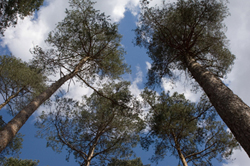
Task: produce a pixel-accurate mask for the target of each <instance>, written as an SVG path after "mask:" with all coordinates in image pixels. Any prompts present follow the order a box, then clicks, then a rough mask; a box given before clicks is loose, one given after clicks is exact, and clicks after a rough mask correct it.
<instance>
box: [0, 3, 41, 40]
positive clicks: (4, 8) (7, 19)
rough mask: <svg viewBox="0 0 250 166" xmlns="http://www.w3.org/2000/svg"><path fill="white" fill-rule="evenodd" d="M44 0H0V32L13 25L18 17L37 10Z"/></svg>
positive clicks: (22, 17)
mask: <svg viewBox="0 0 250 166" xmlns="http://www.w3.org/2000/svg"><path fill="white" fill-rule="evenodd" d="M43 1H44V0H0V33H1V34H2V35H3V33H4V31H5V30H6V28H8V27H10V26H15V25H16V24H17V20H18V18H21V19H24V17H25V16H28V15H31V14H33V13H34V12H35V11H36V10H39V8H40V6H41V5H42V4H43Z"/></svg>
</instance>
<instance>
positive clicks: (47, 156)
mask: <svg viewBox="0 0 250 166" xmlns="http://www.w3.org/2000/svg"><path fill="white" fill-rule="evenodd" d="M169 1H170V0H169ZM171 1H174V0H171ZM160 2H161V0H152V1H151V5H152V6H154V5H155V4H159V3H160ZM46 4H47V5H46V6H44V7H42V8H41V10H40V11H39V12H38V13H37V17H36V19H34V18H33V17H27V18H25V19H24V20H22V21H20V22H19V23H18V25H17V27H16V28H9V29H8V30H7V31H6V33H5V37H4V38H3V39H2V41H1V45H2V49H1V53H2V52H4V48H7V49H8V50H6V51H11V52H12V53H13V55H15V56H17V57H20V58H22V59H23V60H25V61H28V60H29V59H31V58H32V56H31V54H30V53H29V49H31V48H32V47H33V46H35V45H39V46H42V47H46V44H44V39H46V37H47V34H48V32H49V31H51V30H53V29H54V27H55V24H56V23H57V22H58V21H60V20H62V19H63V18H64V16H65V14H64V11H65V8H66V7H67V6H68V3H67V0H63V1H62V0H47V1H46ZM138 4H139V0H98V1H97V4H96V5H95V7H96V8H97V9H99V10H101V11H102V12H105V13H106V14H107V15H110V16H111V19H112V20H113V21H115V22H117V23H118V24H119V32H120V33H121V34H122V35H123V39H122V45H123V46H124V49H125V51H126V52H127V54H126V56H125V58H126V59H125V60H126V62H127V63H128V64H129V65H131V69H132V74H131V75H125V76H124V79H126V80H128V81H131V83H132V86H131V91H132V92H133V93H134V94H135V95H138V94H139V92H140V91H141V90H142V88H143V86H144V83H145V82H146V78H145V77H146V72H147V68H148V65H149V64H150V59H149V58H148V56H147V54H146V50H145V49H143V48H139V47H135V46H134V44H133V43H132V40H133V39H134V36H135V34H134V32H133V31H132V30H133V29H135V28H136V21H137V17H138V16H137V15H136V13H138V11H139V6H138ZM229 9H230V13H231V16H230V17H229V18H228V19H226V21H225V23H226V25H227V27H228V30H227V36H228V38H229V40H230V49H231V51H232V52H233V53H234V54H235V55H236V61H235V65H234V67H233V70H232V72H231V73H230V74H229V75H228V77H227V79H225V80H224V82H225V83H227V85H229V87H230V88H231V89H232V90H233V91H234V93H236V94H237V95H239V97H241V98H242V99H243V100H244V101H245V102H246V103H247V104H248V105H250V98H249V97H248V96H249V93H250V88H249V85H248V84H249V81H250V80H249V79H250V77H249V74H248V73H249V71H250V66H249V62H250V56H249V52H250V47H249V46H250V40H249V39H250V18H249V17H248V16H249V15H250V1H249V0H241V1H237V0H230V4H229ZM55 79H56V78H55ZM65 88H67V85H64V86H63V87H62V89H65ZM79 88H82V87H80V85H75V86H74V87H71V88H70V91H69V92H68V93H67V97H73V98H75V99H79V98H80V97H81V96H82V95H84V94H90V93H91V90H89V89H86V88H85V89H84V90H83V92H84V93H81V94H79V93H78V92H79ZM162 89H164V90H170V91H171V92H174V91H178V92H179V93H185V95H186V97H187V98H189V99H190V100H192V101H197V99H198V96H199V94H194V93H192V92H191V91H190V86H189V85H188V84H183V80H181V81H179V82H176V83H175V84H171V83H170V81H169V80H168V79H165V80H164V81H163V84H162ZM42 110H44V108H43V106H42V107H41V108H39V109H38V110H37V111H36V113H35V114H34V116H32V117H31V118H30V119H29V120H28V121H27V122H26V124H25V125H24V126H23V127H22V129H21V130H20V132H21V133H22V134H25V137H24V142H23V149H22V154H21V155H20V157H21V158H23V159H38V160H40V164H39V166H46V165H49V166H62V165H65V166H68V165H70V166H74V165H78V164H76V163H75V161H74V159H73V158H71V159H70V162H67V161H66V160H65V156H66V153H60V154H57V153H55V152H54V151H52V149H51V148H46V141H45V139H38V138H35V133H36V130H37V129H36V128H35V127H34V125H33V123H34V122H35V116H37V115H39V114H40V112H41V111H42ZM135 151H136V152H137V156H138V157H141V158H142V160H143V163H144V164H148V163H150V162H149V160H148V158H149V157H151V154H152V150H151V151H150V152H145V151H142V150H141V149H140V148H139V147H138V148H136V149H135ZM233 158H236V159H235V161H234V162H233V163H231V162H230V163H228V164H226V163H224V164H223V163H217V162H215V163H214V165H215V166H222V165H223V166H247V165H249V164H248V163H250V160H249V158H248V157H247V156H246V154H245V152H244V151H235V154H234V155H233ZM177 164H178V160H177V159H175V158H174V157H170V158H169V157H166V158H165V160H164V161H162V162H159V164H158V165H159V166H161V165H169V166H172V165H177ZM152 165H155V164H152Z"/></svg>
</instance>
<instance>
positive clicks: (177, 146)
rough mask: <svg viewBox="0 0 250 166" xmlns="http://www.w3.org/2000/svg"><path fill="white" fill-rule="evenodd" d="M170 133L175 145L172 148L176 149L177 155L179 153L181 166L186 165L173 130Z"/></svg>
mask: <svg viewBox="0 0 250 166" xmlns="http://www.w3.org/2000/svg"><path fill="white" fill-rule="evenodd" d="M171 134H172V136H173V137H174V143H175V147H174V148H175V149H176V150H177V152H178V155H179V157H180V159H181V162H182V164H183V166H188V164H187V161H186V159H185V157H184V155H183V154H182V152H181V148H180V144H179V142H178V140H177V138H176V136H175V134H174V132H173V131H172V132H171Z"/></svg>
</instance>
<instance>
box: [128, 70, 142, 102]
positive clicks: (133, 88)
mask: <svg viewBox="0 0 250 166" xmlns="http://www.w3.org/2000/svg"><path fill="white" fill-rule="evenodd" d="M136 69H137V73H136V78H135V79H134V81H133V82H132V84H131V86H130V88H129V90H130V91H131V93H132V94H133V95H135V96H136V97H139V96H140V93H141V91H142V89H140V88H139V87H138V84H140V83H142V77H143V74H142V71H141V69H140V67H139V66H137V67H136Z"/></svg>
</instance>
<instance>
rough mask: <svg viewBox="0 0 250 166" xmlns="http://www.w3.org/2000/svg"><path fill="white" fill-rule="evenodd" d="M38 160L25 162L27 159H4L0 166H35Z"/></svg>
mask: <svg viewBox="0 0 250 166" xmlns="http://www.w3.org/2000/svg"><path fill="white" fill-rule="evenodd" d="M38 163H39V160H34V161H33V160H27V159H24V160H22V159H18V158H13V157H10V158H5V160H4V161H3V162H2V163H0V166H37V165H38Z"/></svg>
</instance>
